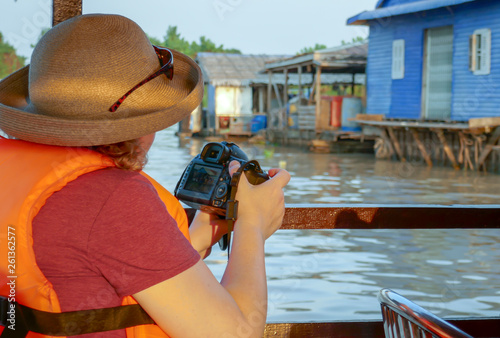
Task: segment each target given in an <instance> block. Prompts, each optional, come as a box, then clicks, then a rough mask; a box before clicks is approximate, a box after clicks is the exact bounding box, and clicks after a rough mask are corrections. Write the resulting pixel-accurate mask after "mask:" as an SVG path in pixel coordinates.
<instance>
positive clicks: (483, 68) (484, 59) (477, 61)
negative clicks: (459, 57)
mask: <svg viewBox="0 0 500 338" xmlns="http://www.w3.org/2000/svg"><path fill="white" fill-rule="evenodd" d="M469 70H470V71H471V72H472V73H473V74H474V75H488V74H490V71H491V29H489V28H481V29H476V30H475V31H474V33H473V34H472V35H471V36H470V37H469Z"/></svg>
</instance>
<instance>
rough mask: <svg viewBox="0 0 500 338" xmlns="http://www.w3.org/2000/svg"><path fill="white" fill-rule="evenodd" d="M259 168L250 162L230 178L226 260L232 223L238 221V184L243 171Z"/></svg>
mask: <svg viewBox="0 0 500 338" xmlns="http://www.w3.org/2000/svg"><path fill="white" fill-rule="evenodd" d="M252 165H253V166H256V167H257V168H260V166H259V162H257V161H255V160H252V161H248V162H246V163H245V164H243V165H241V166H240V167H239V168H238V170H237V171H236V172H235V173H234V174H233V177H232V178H231V195H230V196H229V199H228V200H227V203H226V220H227V258H228V259H229V253H230V252H231V232H233V228H234V222H235V221H236V219H238V201H237V200H235V197H236V192H237V191H238V184H239V182H240V177H241V174H242V173H243V171H244V170H245V169H246V168H247V167H250V166H252Z"/></svg>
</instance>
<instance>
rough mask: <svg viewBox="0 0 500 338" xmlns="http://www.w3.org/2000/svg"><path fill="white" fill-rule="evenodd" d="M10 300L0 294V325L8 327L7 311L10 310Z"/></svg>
mask: <svg viewBox="0 0 500 338" xmlns="http://www.w3.org/2000/svg"><path fill="white" fill-rule="evenodd" d="M9 304H10V303H9V300H8V299H7V297H3V296H0V325H1V326H4V327H7V317H8V316H7V311H8V310H9Z"/></svg>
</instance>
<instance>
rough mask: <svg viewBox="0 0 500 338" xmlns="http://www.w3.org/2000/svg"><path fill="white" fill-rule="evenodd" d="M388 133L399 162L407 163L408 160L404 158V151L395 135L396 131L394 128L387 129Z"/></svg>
mask: <svg viewBox="0 0 500 338" xmlns="http://www.w3.org/2000/svg"><path fill="white" fill-rule="evenodd" d="M387 133H388V134H389V137H390V138H391V143H392V145H393V147H394V150H396V154H397V155H398V157H399V160H400V161H401V162H405V161H406V158H404V156H403V151H402V150H401V146H400V145H399V140H398V139H397V138H396V136H395V135H394V130H393V129H392V127H387Z"/></svg>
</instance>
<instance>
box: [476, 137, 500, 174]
mask: <svg viewBox="0 0 500 338" xmlns="http://www.w3.org/2000/svg"><path fill="white" fill-rule="evenodd" d="M499 139H500V127H496V128H495V131H494V132H493V134H492V135H491V137H490V139H489V140H488V143H487V144H486V146H485V147H484V149H483V151H482V152H481V155H480V156H479V164H478V166H477V169H478V170H479V169H480V168H481V167H482V166H483V165H484V161H485V160H486V158H487V157H488V155H489V154H490V153H491V150H492V149H493V147H494V146H495V144H496V143H497V142H498V140H499Z"/></svg>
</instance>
